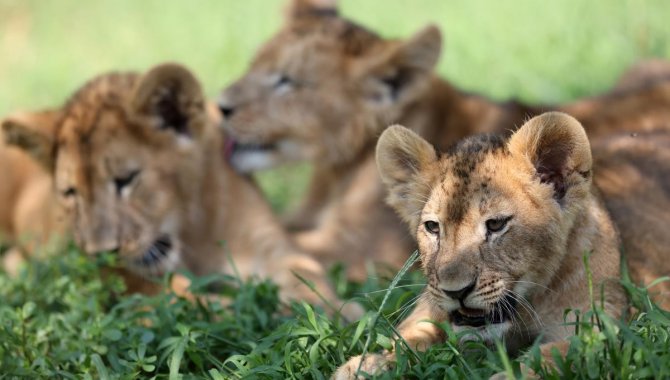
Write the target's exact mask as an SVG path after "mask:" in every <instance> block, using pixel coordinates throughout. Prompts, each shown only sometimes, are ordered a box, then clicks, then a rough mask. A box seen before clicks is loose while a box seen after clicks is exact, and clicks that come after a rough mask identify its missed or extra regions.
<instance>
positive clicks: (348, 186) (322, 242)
mask: <svg viewBox="0 0 670 380" xmlns="http://www.w3.org/2000/svg"><path fill="white" fill-rule="evenodd" d="M310 3H311V2H310V1H308V0H302V1H295V2H293V8H290V10H289V12H288V14H289V17H288V18H287V21H286V23H285V25H284V27H283V28H282V29H281V30H280V31H279V32H278V33H277V34H276V35H275V36H274V37H272V38H271V39H270V40H269V41H268V42H267V43H266V44H265V45H264V46H263V47H261V49H260V50H259V51H258V53H257V55H256V57H255V59H254V61H253V63H252V65H251V68H250V69H249V71H248V72H247V74H245V75H244V76H243V77H242V78H240V79H239V80H238V81H237V82H235V83H233V84H232V85H230V86H229V87H228V88H227V89H226V90H225V91H224V92H223V94H222V95H221V98H220V105H221V108H222V109H223V110H224V113H225V114H226V118H225V121H226V123H225V127H226V129H227V130H228V131H230V132H231V134H232V136H233V137H234V138H235V140H236V141H237V147H238V149H235V150H234V151H233V154H232V163H233V166H235V167H236V168H237V169H239V170H243V171H247V170H258V169H262V168H265V167H272V166H275V165H279V164H282V163H284V162H287V161H292V160H309V161H311V162H312V163H313V164H314V175H313V177H312V180H311V184H310V187H309V190H308V195H307V197H306V198H305V199H304V200H303V203H302V205H301V207H299V208H298V210H296V212H295V213H293V214H291V215H289V216H288V217H287V219H286V220H287V221H286V225H287V226H288V227H289V228H290V229H292V230H293V231H295V238H296V240H297V242H298V243H299V244H300V246H302V247H304V248H305V249H307V250H308V251H310V252H312V253H314V254H316V255H318V256H319V257H321V258H323V259H324V260H326V261H346V262H348V263H350V267H352V268H353V269H352V275H354V277H361V276H363V275H364V274H365V271H364V268H365V265H363V262H364V261H366V260H373V261H376V262H379V261H382V262H386V263H390V264H392V265H393V266H395V267H397V266H399V265H400V263H402V262H404V260H405V259H406V258H407V257H408V255H409V253H411V252H412V251H413V250H414V249H415V245H414V243H413V242H412V239H411V238H410V237H409V236H407V234H406V232H405V231H404V230H403V228H402V227H401V224H400V223H399V221H398V219H397V218H395V217H394V216H393V213H392V212H391V210H390V209H389V208H388V207H387V206H386V205H385V204H384V202H383V199H384V191H383V187H382V185H381V183H380V180H379V178H378V176H377V175H376V174H375V161H374V149H373V147H374V145H375V142H376V139H377V137H378V136H379V134H380V133H381V132H382V131H383V129H384V128H385V127H386V126H387V125H389V124H391V123H401V124H403V125H408V126H410V127H411V128H412V129H413V130H414V131H415V132H417V133H419V134H420V135H421V136H422V137H424V138H425V139H427V140H428V141H430V142H431V143H432V144H434V145H435V146H436V147H438V148H439V149H446V148H448V147H449V146H450V145H451V144H453V143H454V142H455V141H457V140H459V139H461V138H463V137H466V136H469V135H471V134H473V133H482V132H496V131H509V130H512V129H514V128H515V127H517V126H519V125H521V124H522V123H523V121H524V120H526V118H527V117H529V116H531V115H534V114H537V113H539V112H540V111H542V110H544V109H547V108H549V107H535V106H529V105H524V104H521V103H518V102H515V101H510V102H504V103H498V102H494V101H491V100H489V99H486V98H484V97H482V96H478V95H473V94H467V93H464V92H462V91H460V90H459V89H457V88H455V87H454V86H452V85H451V84H450V83H448V82H447V81H445V80H443V79H441V78H438V77H437V76H436V75H435V73H434V70H433V69H434V66H435V64H436V62H437V61H438V58H439V55H440V49H441V46H442V40H441V36H440V32H439V31H438V29H437V28H435V27H427V28H426V29H424V30H422V31H420V32H418V33H416V34H415V35H414V36H412V37H410V38H409V39H407V40H387V39H383V38H381V37H379V36H378V35H377V34H375V33H374V32H371V31H369V30H367V29H366V28H364V27H361V26H360V25H357V24H355V23H353V22H351V21H349V20H346V19H345V18H343V17H340V16H339V15H338V14H337V9H336V6H335V1H321V2H319V4H318V5H316V6H310ZM624 77H625V78H628V79H626V81H625V83H623V84H621V85H620V88H619V89H618V90H616V91H614V92H613V93H611V94H608V95H604V96H601V97H595V98H590V99H586V100H582V101H578V102H575V103H572V104H568V105H565V106H562V107H559V108H560V109H561V110H563V111H565V112H568V113H570V114H572V115H573V116H575V117H577V118H578V119H579V120H580V121H581V122H582V123H583V125H584V126H585V128H586V130H587V132H588V133H589V136H591V137H595V136H599V135H603V134H607V133H609V132H611V131H613V130H618V131H639V130H651V129H655V128H668V127H670V81H666V82H659V81H660V79H661V77H662V75H657V74H655V71H653V70H647V69H645V68H639V69H633V70H632V71H631V72H630V73H629V74H626V75H624ZM636 81H641V82H644V83H643V84H644V85H640V86H636V85H632V84H631V83H637V82H636ZM259 145H260V146H262V148H263V149H249V148H250V147H254V146H255V147H256V148H258V146H259ZM239 148H242V149H239ZM363 231H365V233H364V232H363Z"/></svg>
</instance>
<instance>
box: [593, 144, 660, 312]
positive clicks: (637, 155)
mask: <svg viewBox="0 0 670 380" xmlns="http://www.w3.org/2000/svg"><path fill="white" fill-rule="evenodd" d="M593 155H594V165H595V168H596V172H595V177H594V183H595V185H596V186H597V187H598V189H599V190H600V192H601V194H602V196H603V199H604V200H605V204H606V205H607V209H608V210H609V211H610V214H611V215H612V219H613V220H614V222H615V224H616V225H617V227H618V229H619V233H620V235H621V240H622V251H623V254H624V257H625V258H626V261H627V263H628V266H629V271H630V275H631V278H632V279H633V281H634V282H635V283H637V284H646V285H648V284H650V283H652V282H653V281H654V280H656V279H658V278H660V277H663V276H670V260H669V256H668V247H670V234H668V233H667V230H666V226H668V225H670V211H669V210H670V132H666V131H657V132H647V133H635V134H621V135H617V136H612V137H608V138H606V139H600V140H596V141H594V142H593ZM649 292H650V294H651V295H652V296H653V299H654V301H656V302H657V303H658V304H659V305H660V306H661V307H663V308H664V309H666V310H670V281H664V282H661V283H659V284H657V285H656V286H654V287H652V288H651V289H650V290H649Z"/></svg>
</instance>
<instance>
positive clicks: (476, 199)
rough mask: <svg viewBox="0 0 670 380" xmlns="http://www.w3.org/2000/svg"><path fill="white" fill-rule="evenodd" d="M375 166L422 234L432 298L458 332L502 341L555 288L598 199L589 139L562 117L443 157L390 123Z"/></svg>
mask: <svg viewBox="0 0 670 380" xmlns="http://www.w3.org/2000/svg"><path fill="white" fill-rule="evenodd" d="M377 163H378V166H379V171H380V173H381V176H382V179H383V181H384V183H385V184H386V186H387V187H388V190H389V195H388V202H389V204H391V205H392V206H393V207H394V208H395V209H396V211H397V212H398V213H399V214H400V215H401V217H402V218H403V219H404V220H405V221H406V222H407V223H408V224H409V226H410V229H411V230H412V232H413V233H415V236H416V240H417V242H418V244H419V250H420V252H421V255H422V261H423V269H424V272H425V274H426V276H427V280H428V286H427V293H428V295H429V297H431V298H432V299H433V300H434V302H435V303H436V304H437V305H439V307H440V308H441V309H443V310H444V311H445V312H447V313H449V314H450V316H451V320H452V322H453V323H454V324H455V325H456V326H459V325H468V326H475V327H482V326H484V325H489V326H490V327H492V328H493V329H492V330H487V332H488V333H492V334H495V335H498V334H499V333H501V332H504V331H506V330H507V329H508V328H509V327H510V326H511V325H512V324H511V323H512V322H511V320H510V319H511V318H512V317H513V314H514V312H515V310H519V309H520V311H521V312H523V308H524V307H525V306H526V305H523V304H522V303H523V302H526V301H524V299H528V298H529V297H530V296H532V295H533V294H534V292H537V291H540V292H541V291H543V289H545V288H546V287H547V286H548V282H549V281H550V280H551V279H552V277H553V275H554V274H555V273H556V271H557V270H558V267H559V264H561V260H562V257H563V254H564V253H565V251H566V245H567V244H569V240H570V239H571V238H572V237H571V236H570V234H569V231H571V228H572V226H573V225H574V223H575V220H574V219H575V218H574V215H575V214H576V212H577V211H578V210H580V209H581V208H583V207H586V204H587V202H586V200H587V199H588V198H589V197H590V196H591V195H590V186H591V175H590V173H591V151H590V147H589V142H588V139H587V137H586V134H585V133H584V130H583V128H582V126H581V125H580V124H579V122H578V121H577V120H575V119H574V118H572V117H570V116H568V115H565V114H560V113H547V114H544V115H541V116H538V117H535V118H533V119H531V120H530V121H528V122H527V123H526V124H525V125H524V126H523V127H521V129H519V130H518V131H517V132H516V133H515V134H514V135H513V136H512V137H511V138H509V140H505V139H503V138H501V137H498V136H492V135H482V136H474V137H471V138H468V139H466V140H463V141H462V142H460V143H459V144H458V145H456V146H455V147H453V148H452V149H451V150H450V151H448V152H446V153H443V154H441V153H438V152H436V151H435V149H434V148H433V146H431V145H430V144H429V143H428V142H426V141H425V140H423V139H422V138H421V137H419V136H418V135H416V134H415V133H413V132H412V131H410V130H408V129H406V128H403V127H400V126H393V127H390V128H389V129H388V130H386V131H385V132H384V134H383V135H382V136H381V138H380V140H379V143H378V146H377ZM576 265H579V263H577V264H576Z"/></svg>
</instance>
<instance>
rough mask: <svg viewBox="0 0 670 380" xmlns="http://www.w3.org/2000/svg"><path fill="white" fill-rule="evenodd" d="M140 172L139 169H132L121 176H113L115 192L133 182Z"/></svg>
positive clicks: (119, 191)
mask: <svg viewBox="0 0 670 380" xmlns="http://www.w3.org/2000/svg"><path fill="white" fill-rule="evenodd" d="M138 174H140V171H139V170H133V171H131V172H130V173H128V174H127V175H125V176H123V177H116V178H114V186H116V192H117V193H119V194H121V191H123V189H125V188H126V187H127V186H129V185H130V184H132V183H133V181H134V180H135V178H137V175H138Z"/></svg>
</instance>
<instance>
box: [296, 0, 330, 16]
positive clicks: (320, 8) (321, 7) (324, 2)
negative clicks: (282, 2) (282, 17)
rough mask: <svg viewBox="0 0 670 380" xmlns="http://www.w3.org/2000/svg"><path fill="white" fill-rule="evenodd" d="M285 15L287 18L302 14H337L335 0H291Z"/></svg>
mask: <svg viewBox="0 0 670 380" xmlns="http://www.w3.org/2000/svg"><path fill="white" fill-rule="evenodd" d="M286 15H287V16H288V19H289V20H291V19H296V18H300V17H303V16H337V0H291V1H290V2H289V3H288V7H287V9H286Z"/></svg>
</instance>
